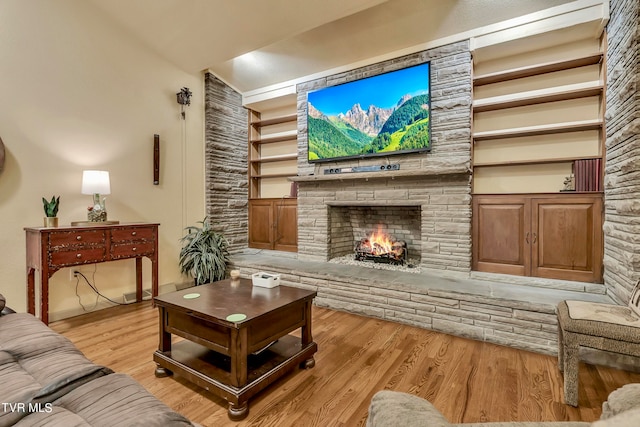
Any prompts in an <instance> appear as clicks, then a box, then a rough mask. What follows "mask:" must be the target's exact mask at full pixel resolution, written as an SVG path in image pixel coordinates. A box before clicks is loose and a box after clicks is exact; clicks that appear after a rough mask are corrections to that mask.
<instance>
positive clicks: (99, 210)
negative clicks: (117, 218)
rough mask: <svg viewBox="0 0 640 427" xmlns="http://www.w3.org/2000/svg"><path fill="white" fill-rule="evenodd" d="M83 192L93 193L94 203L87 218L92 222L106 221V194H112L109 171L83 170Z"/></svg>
mask: <svg viewBox="0 0 640 427" xmlns="http://www.w3.org/2000/svg"><path fill="white" fill-rule="evenodd" d="M82 194H91V195H93V204H92V205H91V206H89V207H88V208H87V209H88V212H87V219H88V220H89V221H90V222H104V221H106V220H107V208H106V206H105V202H106V198H104V197H101V195H104V194H111V185H110V183H109V172H107V171H95V170H88V171H83V172H82Z"/></svg>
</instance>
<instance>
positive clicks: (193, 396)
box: [51, 302, 640, 427]
mask: <svg viewBox="0 0 640 427" xmlns="http://www.w3.org/2000/svg"><path fill="white" fill-rule="evenodd" d="M313 322H314V323H313V336H314V340H315V341H316V342H317V343H318V348H319V350H318V353H316V356H315V357H316V366H315V368H313V369H309V370H297V371H295V372H293V373H291V374H289V375H288V376H286V377H284V378H282V379H281V380H279V381H277V382H276V383H274V384H272V385H271V386H269V387H268V388H267V389H266V390H264V391H262V392H261V393H260V394H258V395H257V396H256V397H254V398H253V399H251V400H250V401H249V408H250V411H249V416H248V417H247V418H246V419H245V420H243V421H242V422H239V423H237V422H231V421H229V419H228V418H227V406H226V403H225V402H224V401H223V400H222V399H220V398H218V397H215V396H213V395H212V394H211V393H208V392H207V391H205V390H203V389H200V388H198V387H196V386H194V385H191V384H190V383H188V382H187V381H185V380H183V379H181V378H179V377H175V378H171V377H170V378H156V377H155V376H154V369H155V363H154V362H153V361H152V354H153V352H154V351H155V349H156V348H157V345H158V314H157V310H156V309H154V308H152V307H151V304H150V302H143V303H138V304H132V305H129V306H122V307H115V308H110V309H106V310H102V311H99V312H95V313H91V314H86V315H83V316H78V317H75V318H72V319H66V320H62V321H58V322H55V323H52V324H51V327H52V328H53V329H54V330H56V331H58V332H60V333H62V334H63V335H65V336H66V337H68V338H69V339H70V340H71V341H73V342H74V343H75V344H76V345H77V346H78V347H79V348H80V350H82V351H83V352H84V354H85V355H86V356H87V357H88V358H89V359H91V360H92V361H94V362H95V363H98V364H102V365H105V366H108V367H110V368H111V369H113V370H115V371H117V372H123V373H127V374H129V375H131V376H133V377H134V378H135V379H136V380H137V381H139V382H140V383H141V384H142V385H143V386H144V387H146V388H147V389H148V390H149V391H150V392H151V393H153V394H154V395H155V396H157V397H158V398H159V399H160V400H162V401H163V402H165V403H166V404H167V405H169V406H170V407H172V408H173V409H174V410H176V411H178V412H180V413H182V414H183V415H185V416H186V417H188V418H190V419H191V420H193V421H195V422H198V423H200V424H202V425H203V426H206V427H219V426H236V425H237V426H278V427H284V426H322V427H325V426H362V425H364V422H365V420H366V417H367V407H368V405H369V401H370V399H371V396H373V394H374V393H375V392H376V391H378V390H382V389H392V390H399V391H404V392H409V393H412V394H415V395H418V396H421V397H424V398H426V399H428V400H430V401H431V402H432V403H433V404H434V405H435V406H436V407H437V408H438V409H439V410H440V411H441V412H442V413H443V414H444V415H445V417H447V418H448V419H449V421H451V422H480V421H514V420H515V421H540V420H541V421H551V420H583V421H593V420H596V419H597V418H598V417H599V416H600V413H601V405H602V402H603V401H604V400H606V397H607V395H608V394H609V393H610V392H611V391H613V390H615V389H616V388H618V387H620V386H622V385H624V384H626V383H630V382H640V374H634V373H629V372H625V371H619V370H615V369H610V368H604V367H598V366H592V365H587V364H581V366H580V401H579V404H580V406H579V407H578V408H572V407H569V406H566V405H564V404H563V403H562V400H563V399H562V395H563V394H562V377H561V375H560V372H559V371H558V369H557V366H556V358H554V357H550V356H544V355H540V354H536V353H529V352H525V351H521V350H514V349H511V348H507V347H501V346H498V345H494V344H488V343H482V342H478V341H472V340H468V339H464V338H459V337H453V336H450V335H445V334H440V333H437V332H433V331H428V330H424V329H420V328H415V327H411V326H406V325H400V324H396V323H391V322H386V321H382V320H378V319H371V318H367V317H362V316H357V315H353V314H349V313H343V312H339V311H334V310H328V309H324V308H319V307H314V308H313Z"/></svg>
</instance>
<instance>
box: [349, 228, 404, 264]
mask: <svg viewBox="0 0 640 427" xmlns="http://www.w3.org/2000/svg"><path fill="white" fill-rule="evenodd" d="M407 257H408V254H407V243H406V242H405V241H403V240H395V239H394V238H393V236H390V235H388V234H386V233H384V232H383V231H381V229H380V228H378V231H374V232H371V234H369V237H365V238H362V239H360V241H359V242H356V247H355V259H356V260H357V261H370V262H371V261H372V262H376V263H384V264H393V265H404V263H405V260H406V259H407Z"/></svg>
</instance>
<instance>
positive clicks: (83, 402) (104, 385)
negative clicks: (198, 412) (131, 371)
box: [16, 374, 193, 427]
mask: <svg viewBox="0 0 640 427" xmlns="http://www.w3.org/2000/svg"><path fill="white" fill-rule="evenodd" d="M52 404H53V409H54V410H55V414H56V416H57V417H63V416H64V417H65V422H70V423H71V424H64V423H61V424H59V425H60V426H65V427H66V426H67V425H74V426H75V425H77V426H94V427H118V426H120V427H125V426H132V427H133V426H140V427H164V426H171V427H174V426H175V427H181V426H184V427H193V424H192V423H191V422H190V421H189V420H188V419H186V418H185V417H183V416H182V415H180V414H178V413H177V412H175V411H173V410H172V409H171V408H169V407H168V406H167V405H165V404H164V403H162V402H161V401H159V400H158V399H157V398H156V397H155V396H153V395H152V394H151V393H149V392H148V391H147V390H146V389H145V388H144V387H142V386H141V385H140V384H138V383H137V382H136V381H135V380H134V379H133V378H131V377H130V376H129V375H125V374H111V375H107V376H104V377H100V378H97V379H94V380H93V381H90V382H88V383H85V384H83V385H81V386H80V387H78V388H76V389H75V390H72V391H70V392H69V393H67V394H65V395H64V396H61V397H60V398H58V399H57V400H55V401H54V402H52ZM42 407H44V408H45V410H44V411H42V412H36V413H34V414H30V415H28V416H27V417H25V418H23V419H22V420H20V422H19V423H17V424H16V426H20V427H25V426H41V425H42V420H43V419H44V418H43V416H44V415H46V410H47V407H45V406H44V405H42ZM61 410H63V411H66V412H68V413H69V414H73V416H72V415H69V414H66V415H63V412H62V411H61ZM43 412H44V413H43ZM80 420H82V422H84V423H82V422H81V421H80ZM46 425H47V426H49V425H50V424H49V421H48V420H47V423H46ZM51 425H58V424H55V423H53V424H51Z"/></svg>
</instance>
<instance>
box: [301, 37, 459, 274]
mask: <svg viewBox="0 0 640 427" xmlns="http://www.w3.org/2000/svg"><path fill="white" fill-rule="evenodd" d="M427 61H431V63H432V65H433V69H434V70H437V72H435V73H433V75H432V76H431V94H432V103H431V111H432V112H433V116H432V122H431V139H432V150H431V152H429V153H413V154H406V155H397V156H393V163H394V164H399V165H400V169H399V170H391V171H389V170H384V171H380V172H362V173H343V174H337V175H336V174H327V175H325V174H324V169H327V168H335V167H338V166H339V167H345V168H346V167H350V166H380V165H381V164H383V163H384V162H385V161H386V159H384V160H380V159H379V158H378V159H376V158H369V159H356V160H351V161H347V162H345V161H342V162H340V163H339V164H337V163H331V162H330V163H320V164H310V163H308V162H307V158H306V152H307V111H306V108H307V103H306V99H307V92H308V91H311V90H316V89H319V88H322V87H326V86H332V85H335V84H339V83H344V82H347V81H351V80H355V79H359V78H362V77H367V76H371V75H376V74H380V73H384V72H388V71H392V70H396V69H400V68H405V67H409V66H412V65H417V64H421V63H424V62H427ZM470 76H471V55H470V52H469V42H468V40H466V41H462V42H459V43H453V44H450V45H446V46H441V47H437V48H434V49H429V50H426V51H422V52H418V53H415V54H412V55H407V56H405V57H402V58H397V59H395V60H393V61H385V62H381V63H378V64H373V65H370V66H367V67H364V68H361V69H357V70H352V71H348V72H346V73H343V74H337V75H333V76H328V77H324V78H321V79H317V80H314V81H310V82H307V83H303V84H299V85H298V86H297V93H298V175H299V176H298V177H296V178H294V179H295V181H297V182H298V184H299V190H298V258H299V259H301V260H311V261H314V260H315V261H328V260H329V259H331V258H333V257H335V256H338V255H344V254H345V253H346V252H347V251H348V252H351V253H352V252H353V245H354V242H355V241H356V240H359V239H360V238H361V237H364V234H365V233H366V232H368V231H371V229H372V228H375V227H377V226H378V225H379V224H383V225H384V224H386V226H387V227H388V228H389V231H390V232H391V234H394V235H396V236H395V237H397V238H398V239H401V240H405V241H406V242H407V244H408V250H409V256H410V257H411V258H413V259H416V260H418V262H419V264H420V266H421V267H426V268H429V269H435V270H448V271H456V272H469V271H470V269H471V185H470V179H471V174H470V170H469V165H470V161H471V144H470V140H471V117H470V115H469V108H470V105H471V79H470Z"/></svg>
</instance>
